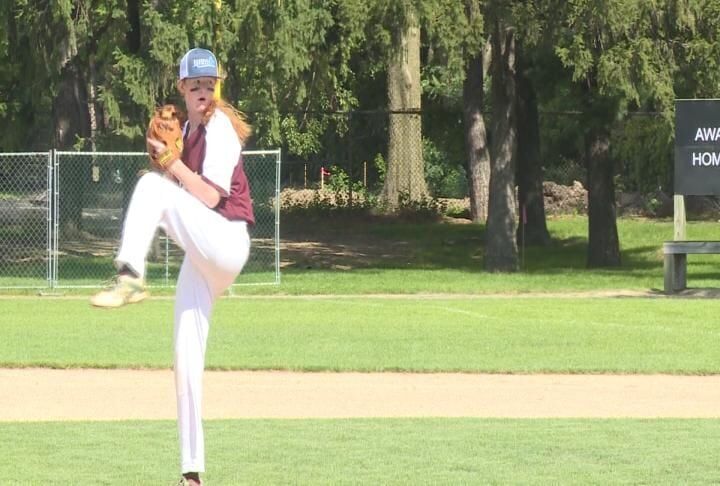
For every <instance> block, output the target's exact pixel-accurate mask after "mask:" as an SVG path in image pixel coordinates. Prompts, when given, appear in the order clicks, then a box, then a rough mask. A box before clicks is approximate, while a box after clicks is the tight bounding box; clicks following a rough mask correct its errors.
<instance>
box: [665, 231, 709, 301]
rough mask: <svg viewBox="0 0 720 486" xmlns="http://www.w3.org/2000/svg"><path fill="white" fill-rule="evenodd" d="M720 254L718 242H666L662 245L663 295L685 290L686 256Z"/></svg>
mask: <svg viewBox="0 0 720 486" xmlns="http://www.w3.org/2000/svg"><path fill="white" fill-rule="evenodd" d="M712 253H720V241H666V242H665V243H663V254H664V255H665V263H664V270H665V289H664V290H665V293H666V294H672V293H673V292H678V291H680V290H685V289H686V288H687V256H688V254H706V255H707V254H712Z"/></svg>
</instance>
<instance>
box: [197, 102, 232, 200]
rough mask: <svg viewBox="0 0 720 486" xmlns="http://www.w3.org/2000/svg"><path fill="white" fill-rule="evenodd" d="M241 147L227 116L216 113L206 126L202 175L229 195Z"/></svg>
mask: <svg viewBox="0 0 720 486" xmlns="http://www.w3.org/2000/svg"><path fill="white" fill-rule="evenodd" d="M241 150H242V146H241V145H240V140H238V137H237V134H236V133H235V129H233V126H232V123H231V122H230V120H229V119H228V117H227V115H225V114H224V113H222V112H221V111H219V110H218V111H216V112H215V115H214V116H213V117H212V119H211V120H210V122H209V123H208V124H207V127H206V133H205V159H204V160H203V170H202V175H203V176H205V177H206V178H207V179H209V180H210V181H211V182H213V183H214V184H216V185H217V186H218V187H220V188H222V189H224V190H225V192H226V193H227V194H230V182H231V180H232V175H233V172H234V171H235V166H236V165H237V163H238V160H240V152H241Z"/></svg>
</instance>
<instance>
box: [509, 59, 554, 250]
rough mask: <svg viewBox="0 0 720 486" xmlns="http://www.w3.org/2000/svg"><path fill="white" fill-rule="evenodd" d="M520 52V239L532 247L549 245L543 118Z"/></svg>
mask: <svg viewBox="0 0 720 486" xmlns="http://www.w3.org/2000/svg"><path fill="white" fill-rule="evenodd" d="M517 51H518V54H517V71H516V82H517V86H516V87H517V174H516V177H517V185H518V200H519V209H520V225H519V227H518V234H517V238H518V242H519V243H521V244H524V245H531V246H547V245H549V244H550V233H549V232H548V229H547V223H546V220H545V201H544V199H543V170H542V165H541V161H540V121H539V117H538V107H537V98H536V96H535V89H534V88H533V86H532V83H531V81H530V79H529V78H528V75H527V68H528V65H527V64H526V62H525V61H524V59H523V57H524V56H523V52H522V48H521V47H520V46H518V49H517Z"/></svg>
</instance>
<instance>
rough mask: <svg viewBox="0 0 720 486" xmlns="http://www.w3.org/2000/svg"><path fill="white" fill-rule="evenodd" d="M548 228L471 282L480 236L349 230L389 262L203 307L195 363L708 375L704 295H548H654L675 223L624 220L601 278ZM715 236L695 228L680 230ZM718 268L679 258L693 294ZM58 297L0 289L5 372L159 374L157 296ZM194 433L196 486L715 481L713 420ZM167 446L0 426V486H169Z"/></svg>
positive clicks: (713, 336) (710, 282)
mask: <svg viewBox="0 0 720 486" xmlns="http://www.w3.org/2000/svg"><path fill="white" fill-rule="evenodd" d="M550 227H551V231H552V234H553V238H554V243H553V245H552V246H551V247H550V248H545V249H526V251H525V253H524V254H523V269H522V271H521V272H519V273H517V274H511V275H495V274H488V273H486V272H483V271H482V227H479V226H474V225H449V224H438V225H412V224H391V225H388V224H376V225H370V226H368V227H364V228H355V229H352V228H351V229H349V230H348V231H350V232H352V231H358V232H359V231H369V232H371V233H372V234H373V235H374V236H373V238H374V240H373V241H374V242H375V243H376V244H378V242H379V244H380V245H381V246H382V245H388V247H390V246H391V245H399V246H400V247H401V248H402V249H403V258H402V259H400V260H398V259H392V260H384V259H377V260H373V261H371V262H370V263H368V264H363V260H362V259H358V260H357V261H356V262H355V263H356V265H355V266H351V269H347V268H346V266H342V265H341V266H339V267H337V268H334V267H330V266H328V267H323V266H322V265H318V264H317V263H313V264H312V265H305V264H304V263H303V264H300V263H298V264H297V265H290V266H289V267H288V268H287V269H286V270H285V271H284V273H283V283H282V284H281V285H280V286H278V287H274V286H260V287H241V288H238V289H236V291H235V294H236V297H234V298H226V299H222V300H221V301H220V302H219V303H218V305H217V307H216V310H215V314H214V317H213V323H212V327H211V331H210V338H209V343H208V354H207V362H208V367H209V368H212V369H288V370H304V371H390V370H392V371H395V370H403V371H410V372H440V371H462V372H490V373H544V372H562V373H643V374H654V373H673V374H682V375H697V374H718V373H720V347H718V346H717V342H718V334H719V333H720V330H719V329H718V322H719V321H718V318H717V315H718V313H719V311H720V303H718V301H717V300H714V299H681V298H670V299H668V298H635V297H632V298H603V297H597V298H578V297H567V296H565V297H563V296H552V295H549V294H548V293H560V294H562V293H571V292H578V291H594V290H613V289H633V290H649V289H657V288H660V287H661V286H662V255H661V252H660V247H661V244H662V241H663V240H665V239H670V238H671V236H672V222H667V221H666V222H652V221H646V220H634V219H633V220H620V221H619V230H620V235H621V244H622V248H623V265H622V267H620V268H617V269H611V270H597V269H594V270H588V269H586V268H585V267H584V258H585V245H586V241H585V232H586V220H584V218H563V219H555V220H552V221H550ZM717 229H718V228H717V227H716V225H715V224H713V223H694V222H693V223H691V224H690V228H689V230H688V236H689V237H690V238H695V239H717V238H716V236H714V234H715V233H716V231H717ZM351 236H352V235H351ZM350 250H352V249H350ZM718 258H720V256H714V255H710V256H705V257H701V256H697V257H695V256H693V257H691V258H690V262H689V268H688V274H689V283H690V285H691V286H697V287H713V288H718V287H720V270H719V269H718V266H717V264H718V263H720V261H718ZM101 263H102V262H101ZM101 263H100V264H101ZM108 264H109V262H108ZM0 283H1V279H0ZM63 292H64V293H65V294H66V295H68V296H70V297H69V298H62V297H61V298H56V297H32V296H29V295H28V294H30V292H29V291H28V292H26V291H5V293H6V294H10V295H6V296H5V297H3V298H2V299H0V349H2V352H1V353H0V366H5V367H28V366H47V367H58V368H64V367H100V368H113V367H129V368H168V367H170V365H171V361H172V305H173V303H172V299H171V298H169V297H165V298H163V297H160V298H157V299H151V300H150V301H148V302H146V303H143V304H140V305H134V306H129V307H127V308H123V309H119V310H116V311H105V310H97V309H92V308H90V306H89V305H88V303H87V295H89V293H90V292H92V291H91V290H88V289H78V290H63ZM23 293H24V294H25V295H24V296H19V297H13V296H12V294H23ZM154 293H155V294H156V295H171V294H172V291H171V290H167V289H165V290H163V289H157V290H156V291H154ZM496 293H501V294H505V295H504V296H483V294H496ZM525 293H530V294H532V295H524V294H525ZM283 294H287V295H283ZM317 294H325V295H323V296H318V295H317ZM370 294H408V295H396V296H386V297H380V296H371V295H370ZM412 294H436V295H434V296H427V295H412ZM466 294H472V295H466ZM543 294H546V295H543ZM6 392H11V390H8V391H6ZM1 403H2V401H1V399H0V404H1ZM206 432H207V455H208V468H209V470H208V474H207V475H206V476H205V478H206V480H207V484H208V485H210V486H212V485H235V484H241V485H256V484H261V485H264V484H308V485H310V484H398V485H405V484H408V485H411V484H538V485H540V484H542V485H544V484H578V485H579V484H583V485H585V484H603V485H604V484H668V485H671V484H672V485H675V484H717V483H720V473H719V472H718V468H717V457H718V456H719V455H720V421H718V420H687V419H685V420H680V419H677V420H675V419H663V420H623V419H612V420H590V419H588V420H583V419H572V420H568V419H565V420H547V419H535V420H527V419H523V420H510V419H507V420H499V419H481V418H467V419H450V418H436V419H351V420H329V419H328V420H217V421H208V422H207V423H206ZM176 441H177V438H176V426H175V423H174V422H168V421H139V422H63V423H56V422H50V423H9V422H5V423H3V422H0V443H2V444H3V459H2V460H0V478H1V479H0V484H13V485H14V484H22V485H25V484H29V485H36V484H37V485H45V484H78V485H85V484H118V485H120V484H142V485H144V484H147V485H162V484H168V485H169V484H174V481H176V480H177V478H178V477H179V474H178V466H177V456H178V452H177V444H176Z"/></svg>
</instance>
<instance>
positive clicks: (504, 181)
mask: <svg viewBox="0 0 720 486" xmlns="http://www.w3.org/2000/svg"><path fill="white" fill-rule="evenodd" d="M492 51H493V61H492V65H491V70H492V101H493V122H494V123H493V130H492V138H491V143H490V199H489V204H488V223H487V242H486V245H485V269H486V270H488V271H491V272H512V271H517V269H518V251H517V243H516V240H515V231H516V229H517V215H516V213H517V205H516V200H515V167H514V157H515V150H516V145H517V141H516V120H515V115H516V113H515V109H516V108H515V97H516V92H515V34H514V32H513V29H512V28H510V27H508V26H507V25H505V24H504V22H503V21H502V20H501V19H496V20H495V22H494V26H493V32H492Z"/></svg>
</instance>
